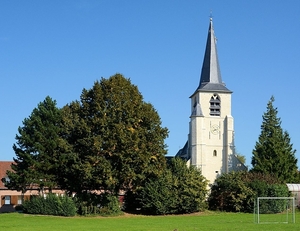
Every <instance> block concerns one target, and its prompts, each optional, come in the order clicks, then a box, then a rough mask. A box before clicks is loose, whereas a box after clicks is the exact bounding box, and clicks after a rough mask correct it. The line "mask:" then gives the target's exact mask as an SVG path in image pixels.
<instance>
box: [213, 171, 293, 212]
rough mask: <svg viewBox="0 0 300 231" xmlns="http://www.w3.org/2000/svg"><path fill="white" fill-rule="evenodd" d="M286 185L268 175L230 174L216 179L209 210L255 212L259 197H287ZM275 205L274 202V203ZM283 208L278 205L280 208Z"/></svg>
mask: <svg viewBox="0 0 300 231" xmlns="http://www.w3.org/2000/svg"><path fill="white" fill-rule="evenodd" d="M287 196H289V192H288V188H287V186H286V185H285V184H280V181H279V180H278V179H277V178H275V177H273V176H272V175H268V174H261V173H251V172H230V173H227V174H223V175H221V176H220V177H219V178H217V179H216V181H215V183H214V185H213V186H212V188H211V194H210V196H209V198H208V204H209V209H212V210H221V211H228V212H253V206H254V201H255V200H256V198H257V197H287ZM272 203H274V201H273V202H272ZM281 207H282V206H280V205H278V208H281Z"/></svg>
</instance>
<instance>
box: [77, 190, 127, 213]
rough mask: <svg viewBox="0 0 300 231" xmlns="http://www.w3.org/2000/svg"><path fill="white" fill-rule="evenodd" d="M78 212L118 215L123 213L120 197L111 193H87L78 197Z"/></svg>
mask: <svg viewBox="0 0 300 231" xmlns="http://www.w3.org/2000/svg"><path fill="white" fill-rule="evenodd" d="M76 207H77V213H78V214H79V215H83V216H90V215H100V216H117V215H120V214H122V211H121V207H120V203H119V200H118V197H117V196H115V195H112V194H110V193H103V194H100V195H98V194H93V193H86V194H83V195H80V196H77V197H76Z"/></svg>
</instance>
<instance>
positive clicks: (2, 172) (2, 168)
mask: <svg viewBox="0 0 300 231" xmlns="http://www.w3.org/2000/svg"><path fill="white" fill-rule="evenodd" d="M12 163H14V162H13V161H0V189H6V187H5V186H4V184H3V183H2V181H1V179H2V178H4V177H5V176H6V171H7V170H11V167H10V165H11V164H12Z"/></svg>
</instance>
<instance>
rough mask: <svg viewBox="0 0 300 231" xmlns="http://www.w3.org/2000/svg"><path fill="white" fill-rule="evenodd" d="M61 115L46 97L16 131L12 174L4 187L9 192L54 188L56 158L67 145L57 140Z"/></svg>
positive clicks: (59, 139) (53, 102)
mask: <svg viewBox="0 0 300 231" xmlns="http://www.w3.org/2000/svg"><path fill="white" fill-rule="evenodd" d="M60 121H61V112H60V109H58V108H57V107H56V101H55V100H52V99H51V98H50V97H49V96H47V97H46V98H45V100H44V101H43V102H40V103H39V104H38V106H37V108H34V109H33V111H32V113H31V115H30V116H29V117H28V118H25V119H24V121H23V126H22V127H19V128H18V132H19V134H17V135H16V143H15V144H14V145H13V149H14V151H15V154H16V158H14V164H12V166H11V168H12V171H8V172H7V175H8V178H9V181H8V182H5V185H6V186H7V187H8V188H9V189H14V190H18V191H22V192H23V193H24V192H26V190H28V189H29V188H30V187H31V186H32V185H34V186H35V187H36V186H38V187H39V188H40V189H41V190H43V188H44V187H47V188H49V189H50V190H51V189H52V188H53V187H54V186H56V175H57V174H56V173H57V172H58V171H57V170H58V166H59V155H60V154H61V153H62V152H63V149H64V146H65V145H66V143H65V141H64V139H62V138H61V137H60V131H61V127H60Z"/></svg>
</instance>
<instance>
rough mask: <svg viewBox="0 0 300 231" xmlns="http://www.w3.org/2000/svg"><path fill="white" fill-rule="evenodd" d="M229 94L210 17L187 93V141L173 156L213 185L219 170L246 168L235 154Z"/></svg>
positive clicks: (223, 171) (225, 171) (224, 171)
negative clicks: (195, 78)
mask: <svg viewBox="0 0 300 231" xmlns="http://www.w3.org/2000/svg"><path fill="white" fill-rule="evenodd" d="M231 94H232V91H231V90H229V89H228V88H227V87H226V85H225V84H224V83H223V82H222V78H221V72H220V66H219V61H218V53H217V47H216V37H215V33H214V28H213V22H212V18H210V23H209V29H208V36H207V42H206V49H205V54H204V60H203V65H202V70H201V75H200V83H199V85H198V87H197V88H196V90H195V91H194V92H193V93H192V95H191V96H190V99H191V116H190V122H189V134H188V141H187V142H186V144H185V145H184V147H183V148H182V149H180V150H179V151H178V153H177V154H176V157H180V158H183V159H185V160H186V161H187V164H188V165H189V166H196V167H197V168H198V169H201V172H202V175H203V176H204V177H205V178H206V179H207V180H209V184H213V183H214V181H215V179H216V178H217V177H218V176H219V175H221V174H222V173H228V172H230V171H240V170H246V169H247V168H246V167H245V165H244V164H243V163H241V162H240V161H239V159H238V158H237V156H236V154H235V146H234V119H233V117H232V115H231Z"/></svg>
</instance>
